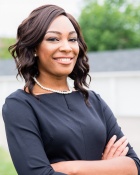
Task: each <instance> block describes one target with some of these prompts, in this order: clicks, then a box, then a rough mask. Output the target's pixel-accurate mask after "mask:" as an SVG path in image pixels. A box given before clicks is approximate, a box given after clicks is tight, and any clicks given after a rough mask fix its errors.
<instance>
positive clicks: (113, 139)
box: [102, 135, 117, 160]
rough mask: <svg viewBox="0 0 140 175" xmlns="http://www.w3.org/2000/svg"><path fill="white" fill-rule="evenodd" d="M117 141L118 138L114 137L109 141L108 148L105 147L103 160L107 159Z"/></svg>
mask: <svg viewBox="0 0 140 175" xmlns="http://www.w3.org/2000/svg"><path fill="white" fill-rule="evenodd" d="M116 139H117V136H116V135H114V136H113V137H111V139H110V140H109V142H108V143H107V145H106V147H105V150H104V153H103V156H102V159H103V160H104V159H106V158H107V156H108V154H109V152H110V150H111V148H112V146H113V145H114V143H115V141H116Z"/></svg>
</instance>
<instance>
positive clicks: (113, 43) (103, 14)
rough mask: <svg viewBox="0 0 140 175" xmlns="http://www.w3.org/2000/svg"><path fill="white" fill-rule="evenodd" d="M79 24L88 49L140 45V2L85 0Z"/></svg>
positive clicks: (110, 48)
mask: <svg viewBox="0 0 140 175" xmlns="http://www.w3.org/2000/svg"><path fill="white" fill-rule="evenodd" d="M79 24H80V26H81V29H82V33H83V36H84V39H85V41H86V43H87V46H88V50H89V51H101V50H115V49H125V48H140V5H139V6H136V7H135V6H134V5H133V4H128V3H127V1H126V0H125V1H124V0H105V1H104V4H102V5H101V4H99V3H98V1H97V0H85V7H84V8H83V9H82V12H81V15H80V17H79Z"/></svg>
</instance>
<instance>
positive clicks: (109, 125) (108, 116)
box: [98, 96, 140, 175]
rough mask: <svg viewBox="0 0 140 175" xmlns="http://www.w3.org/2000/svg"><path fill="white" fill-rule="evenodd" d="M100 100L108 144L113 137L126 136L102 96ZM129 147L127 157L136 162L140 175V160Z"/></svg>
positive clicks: (139, 174)
mask: <svg viewBox="0 0 140 175" xmlns="http://www.w3.org/2000/svg"><path fill="white" fill-rule="evenodd" d="M98 98H99V100H100V103H101V106H102V111H103V115H104V118H105V122H106V123H105V124H106V129H107V143H108V141H109V140H110V138H111V137H112V136H113V135H116V136H117V140H118V139H120V138H121V137H122V136H124V134H123V132H122V130H121V127H120V126H119V125H118V123H117V119H116V117H115V116H114V114H113V112H112V110H111V109H110V107H109V106H108V105H107V104H106V102H105V101H104V100H103V99H102V98H101V97H100V96H98ZM128 147H129V151H128V153H127V156H128V157H130V158H132V159H133V160H134V161H135V163H136V166H137V168H138V175H140V160H139V158H138V156H137V154H136V153H135V151H134V150H133V148H132V147H131V145H130V144H128Z"/></svg>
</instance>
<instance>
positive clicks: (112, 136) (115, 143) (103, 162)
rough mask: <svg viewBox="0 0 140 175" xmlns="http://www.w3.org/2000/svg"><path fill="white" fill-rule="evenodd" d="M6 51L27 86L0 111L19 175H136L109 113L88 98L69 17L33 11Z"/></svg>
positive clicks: (135, 162) (139, 164)
mask: <svg viewBox="0 0 140 175" xmlns="http://www.w3.org/2000/svg"><path fill="white" fill-rule="evenodd" d="M9 50H10V51H11V54H12V56H13V58H14V59H15V62H16V66H17V69H18V75H20V76H22V77H23V78H24V80H25V86H24V88H23V89H18V90H17V91H15V92H13V93H12V94H11V95H9V96H8V97H7V98H6V101H5V104H4V105H3V111H2V113H3V119H4V122H5V128H6V135H7V140H8V145H9V150H10V154H11V157H12V160H13V163H14V165H15V168H16V170H17V173H18V174H19V175H64V174H67V175H87V174H88V175H95V174H98V175H117V174H118V175H137V174H138V175H140V161H139V158H138V157H137V155H136V153H135V152H134V150H133V148H132V147H131V146H130V144H129V143H128V140H127V138H126V137H125V136H124V134H123V132H122V131H121V129H120V127H119V126H118V123H117V121H116V118H115V117H114V115H113V113H112V111H111V110H110V108H109V107H108V105H107V104H106V103H105V102H104V100H103V99H102V98H101V97H100V96H99V95H97V94H96V93H95V92H94V91H90V90H88V83H87V77H88V76H89V74H88V72H89V64H88V57H87V55H86V51H87V47H86V44H85V42H84V39H83V37H82V34H81V30H80V27H79V25H78V23H77V22H76V20H75V19H74V18H73V17H72V16H71V15H70V14H68V13H66V12H65V11H64V9H62V8H61V7H59V6H56V5H44V6H41V7H38V8H36V9H35V10H33V11H32V12H31V14H30V15H29V16H28V17H27V18H26V19H25V20H24V21H23V22H22V23H21V24H20V25H19V27H18V31H17V42H16V43H15V44H14V45H12V46H10V48H9ZM68 77H69V78H71V79H72V80H73V81H74V87H72V89H71V88H70V87H69V85H68V82H67V79H68ZM89 77H90V76H89Z"/></svg>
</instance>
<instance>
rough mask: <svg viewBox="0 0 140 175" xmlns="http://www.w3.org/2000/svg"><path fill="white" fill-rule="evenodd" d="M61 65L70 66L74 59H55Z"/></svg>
mask: <svg viewBox="0 0 140 175" xmlns="http://www.w3.org/2000/svg"><path fill="white" fill-rule="evenodd" d="M54 60H55V61H57V62H58V63H60V64H70V63H71V62H72V58H54Z"/></svg>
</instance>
